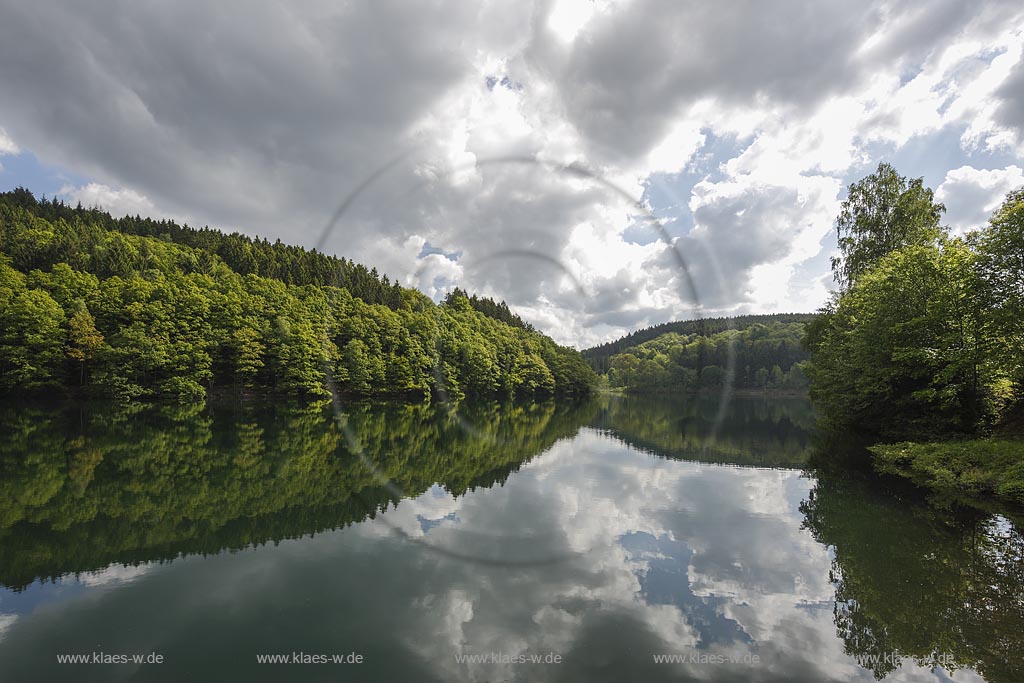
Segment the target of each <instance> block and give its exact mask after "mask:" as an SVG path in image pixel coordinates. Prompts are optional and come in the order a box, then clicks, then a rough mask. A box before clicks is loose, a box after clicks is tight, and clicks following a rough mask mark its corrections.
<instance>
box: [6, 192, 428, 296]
mask: <svg viewBox="0 0 1024 683" xmlns="http://www.w3.org/2000/svg"><path fill="white" fill-rule="evenodd" d="M0 201H2V202H3V203H5V204H11V205H14V206H20V207H21V208H23V209H26V210H27V211H29V212H31V213H32V214H34V215H36V216H38V217H39V218H42V219H44V220H46V221H50V222H51V223H56V222H57V221H61V220H63V221H65V222H67V223H69V224H72V223H75V222H76V221H78V222H81V223H86V224H89V225H92V226H96V227H98V228H102V229H104V230H108V231H111V232H118V233H122V234H125V235H138V236H140V237H153V238H156V239H159V240H162V241H164V242H173V243H175V244H181V245H184V246H187V247H194V248H195V249H197V250H199V253H198V256H197V258H198V259H199V261H200V262H199V264H198V266H199V267H200V268H206V269H210V268H213V263H212V259H211V257H212V256H218V257H220V260H221V261H223V262H224V263H225V264H227V266H228V267H229V268H230V269H231V270H233V271H235V272H236V273H238V274H239V275H259V276H261V277H267V278H271V279H274V280H280V281H282V282H284V283H285V284H289V285H331V286H334V287H344V288H345V289H347V290H348V291H349V293H351V294H352V296H354V297H356V298H358V299H362V300H363V301H365V302H366V303H370V304H383V305H385V306H387V307H389V308H392V309H398V308H401V307H402V306H403V305H404V303H405V302H406V300H407V297H408V296H409V294H410V290H406V289H403V288H402V287H401V286H400V285H399V284H398V282H397V281H396V282H390V281H389V280H388V277H387V275H384V276H381V275H379V274H378V273H377V269H376V268H371V269H367V268H366V266H364V265H362V264H360V263H355V262H354V261H350V260H348V259H344V258H339V257H337V256H330V255H328V254H322V253H320V252H318V251H317V250H316V249H305V248H303V247H297V246H293V245H289V244H283V243H282V242H281V240H277V241H275V242H269V241H267V240H266V239H265V238H264V239H259V238H252V237H248V236H246V235H243V234H241V233H237V232H234V233H230V234H227V233H224V232H221V231H219V230H216V229H213V228H209V227H206V228H191V227H189V226H188V225H178V224H177V223H176V222H174V221H171V220H166V219H162V220H155V219H152V218H143V217H141V216H138V215H136V216H125V217H123V218H114V217H113V216H111V215H110V214H109V213H107V212H106V211H102V210H99V209H91V208H84V207H83V206H82V205H81V203H79V204H78V205H77V206H75V207H71V206H68V205H67V204H65V203H64V202H63V201H61V200H59V199H57V197H53V198H52V199H50V200H49V201H47V200H46V198H45V197H44V198H43V199H42V200H40V201H37V200H36V198H35V196H34V195H33V194H32V193H31V192H30V191H29V190H27V189H25V188H21V187H19V188H17V189H14V190H12V191H10V192H6V193H3V194H0ZM69 246H74V245H69ZM104 256H105V257H106V259H108V260H109V263H108V264H106V265H107V267H108V269H109V270H111V271H126V270H130V269H131V266H132V265H133V264H131V263H124V262H119V260H120V259H124V258H125V256H126V254H125V253H124V252H123V250H114V251H112V252H111V253H109V254H106V255H104ZM40 257H43V255H42V254H41V255H40ZM31 267H41V266H31ZM415 294H419V292H416V293H415ZM419 296H421V297H423V298H426V297H425V296H423V295H422V294H419Z"/></svg>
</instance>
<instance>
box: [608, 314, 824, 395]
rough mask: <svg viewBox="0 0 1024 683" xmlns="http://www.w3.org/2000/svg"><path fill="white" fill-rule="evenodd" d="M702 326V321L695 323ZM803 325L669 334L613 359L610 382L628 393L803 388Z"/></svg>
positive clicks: (805, 381)
mask: <svg viewBox="0 0 1024 683" xmlns="http://www.w3.org/2000/svg"><path fill="white" fill-rule="evenodd" d="M694 322H699V321H694ZM803 336H804V324H803V323H799V322H791V323H782V322H769V323H767V324H764V323H754V324H751V325H749V326H746V327H744V328H743V329H725V330H723V331H721V332H717V333H715V334H710V335H701V334H696V333H693V334H679V333H677V332H667V333H665V334H662V335H660V336H658V337H655V338H654V339H652V340H650V341H646V342H644V343H642V344H639V345H637V346H633V347H629V348H627V349H625V350H624V351H622V352H621V353H618V354H616V355H614V356H612V358H611V364H610V365H611V367H610V368H609V370H608V381H609V383H610V384H611V386H613V387H622V388H624V389H626V390H628V391H669V390H670V391H684V390H690V389H701V388H703V389H717V388H719V387H722V386H725V385H727V384H728V385H730V386H732V387H735V388H742V389H803V388H805V387H806V386H807V377H806V375H805V374H804V372H803V367H802V362H803V361H805V360H806V359H807V352H806V351H805V350H804V349H803V346H802V341H803Z"/></svg>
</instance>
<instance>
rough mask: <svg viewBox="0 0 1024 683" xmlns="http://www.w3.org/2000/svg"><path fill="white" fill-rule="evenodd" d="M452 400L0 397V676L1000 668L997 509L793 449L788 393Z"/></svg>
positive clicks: (738, 673)
mask: <svg viewBox="0 0 1024 683" xmlns="http://www.w3.org/2000/svg"><path fill="white" fill-rule="evenodd" d="M460 412H461V414H462V415H463V416H464V417H466V418H467V419H469V420H471V421H472V422H473V424H474V425H476V426H477V427H478V430H476V431H474V433H467V432H466V431H465V430H462V429H460V427H459V425H458V418H457V417H456V416H454V415H453V414H452V413H451V411H450V410H447V409H446V408H444V407H438V406H434V407H430V406H405V405H383V406H382V405H358V406H350V407H349V408H347V409H346V415H345V419H346V421H347V425H348V427H349V429H350V430H351V433H352V434H353V435H355V436H356V438H357V440H358V442H359V444H360V447H359V449H358V450H359V453H356V452H353V449H352V448H351V447H350V444H349V443H348V441H347V440H346V438H345V437H344V435H343V433H342V431H341V430H340V429H339V427H338V425H337V423H336V422H335V421H334V416H333V414H332V413H331V411H330V410H329V408H328V407H326V406H323V405H312V406H299V405H291V404H283V405H259V404H224V405H215V404H211V405H210V406H208V407H205V408H202V409H197V410H193V411H192V412H190V413H186V414H176V413H175V412H174V410H172V409H157V410H144V411H139V412H136V413H134V414H125V413H119V412H111V411H109V410H107V409H106V407H99V406H94V407H91V408H83V407H81V406H63V407H62V408H60V409H53V408H35V409H29V408H25V407H24V406H18V407H8V408H7V409H5V410H3V411H0V422H2V425H0V426H2V428H3V434H5V437H4V439H3V441H2V444H0V449H2V451H0V583H2V584H3V585H4V586H6V587H7V590H5V591H0V680H8V679H10V680H23V679H27V680H76V681H77V680H104V681H106V680H126V679H129V678H133V677H134V678H138V679H142V680H233V679H236V678H242V677H245V678H251V679H256V680H282V679H288V680H306V679H314V680H319V679H321V678H323V679H330V680H337V679H338V678H339V677H340V676H343V677H344V678H345V679H348V680H389V681H390V680H416V681H424V680H425V681H430V680H445V681H447V680H478V681H489V680H524V681H526V680H529V681H536V680H540V681H546V680H550V681H576V680H579V681H583V680H587V681H594V680H598V681H603V680H609V681H612V680H614V681H631V680H636V681H660V680H689V679H700V680H711V681H741V680H742V681H745V680H764V681H776V680H777V681H822V680H824V681H830V680H835V681H846V680H865V681H868V680H873V679H874V678H876V677H877V678H883V677H888V678H889V679H891V680H907V681H910V680H936V681H939V680H949V678H948V677H944V676H946V674H945V673H943V672H942V671H941V670H938V669H936V670H934V671H933V670H932V666H931V664H932V663H933V662H932V661H931V660H929V656H931V655H933V654H942V655H949V657H950V658H951V659H952V660H953V661H952V662H948V661H946V660H945V659H944V660H943V663H945V664H947V665H948V667H947V668H949V669H956V670H955V671H953V672H952V674H951V676H952V678H953V680H958V681H968V680H982V679H981V676H982V675H983V676H984V677H985V680H990V681H1016V680H1020V679H1021V678H1022V675H1021V674H1022V668H1021V662H1020V659H1019V657H1020V655H1019V653H1020V651H1021V644H1022V642H1021V632H1022V625H1024V622H1022V617H1021V615H1022V611H1024V610H1022V607H1021V600H1022V597H1021V596H1022V594H1024V577H1022V575H1021V566H1022V563H1021V535H1020V532H1019V530H1018V528H1017V527H1016V526H1014V525H1013V524H1012V523H1011V522H1010V521H1009V520H1008V519H1006V518H1003V517H995V516H992V515H991V514H987V513H981V512H971V511H967V510H961V509H956V510H940V509H937V508H934V507H931V506H928V505H926V504H925V503H924V502H923V501H919V500H917V499H915V498H914V497H912V496H911V497H908V495H907V494H906V493H905V492H899V494H898V496H897V495H896V494H894V493H893V492H891V491H887V490H881V488H882V484H881V483H879V482H876V481H864V480H859V479H856V478H851V477H846V476H837V475H834V474H829V473H824V472H821V473H816V474H815V475H814V476H808V475H807V474H806V473H805V471H804V470H803V469H798V468H796V467H794V466H795V465H800V464H802V463H804V462H805V461H806V459H807V456H808V453H809V452H810V450H811V446H810V441H809V437H808V428H809V426H810V422H811V415H810V412H809V408H808V406H807V405H806V403H803V402H800V401H792V400H791V401H779V400H770V399H748V400H738V401H736V402H734V404H733V406H732V408H731V410H730V412H729V413H728V414H727V415H726V416H725V419H724V420H723V421H721V423H720V424H716V415H717V403H716V402H714V401H713V400H708V401H704V400H700V399H691V400H676V401H670V400H665V399H659V400H656V401H650V400H641V399H635V398H630V399H613V400H611V401H603V402H591V403H584V404H574V405H558V404H554V403H547V404H535V405H518V406H513V405H504V406H503V405H497V404H494V405H477V406H473V407H465V408H463V409H462V410H461V411H460ZM712 434H713V435H714V438H713V439H711V438H709V436H710V435H712ZM716 463H725V464H729V465H732V466H728V467H723V466H721V465H720V464H716ZM737 465H738V466H737ZM750 465H757V466H750ZM381 475H383V477H384V479H386V480H387V482H390V483H391V484H393V485H392V486H385V485H384V484H385V481H384V480H382V478H381ZM396 531H397V532H399V533H396ZM438 549H440V550H441V551H442V552H437V550H438ZM466 557H469V558H473V559H474V560H479V559H481V558H482V559H485V560H488V561H466V560H465V558H466ZM552 557H558V558H562V559H561V560H560V561H557V562H547V563H541V564H537V563H534V564H532V565H531V564H523V563H522V562H517V560H523V559H524V558H526V559H532V560H537V559H539V558H552ZM503 560H504V561H503ZM97 649H102V650H104V651H106V652H108V653H109V652H150V651H157V652H160V653H162V654H163V655H165V657H166V661H165V663H164V664H161V665H141V666H133V665H94V666H86V665H78V666H76V667H74V668H69V665H58V664H57V663H56V660H55V657H56V654H57V653H68V652H70V653H91V652H93V651H95V650H97ZM293 651H303V652H306V653H314V652H315V653H321V652H322V653H345V652H353V651H354V652H359V653H360V654H362V655H363V657H364V658H365V663H364V664H361V665H358V668H351V667H350V668H348V669H346V670H344V671H339V670H338V669H337V668H336V667H337V666H339V665H320V666H319V667H318V666H317V665H300V664H294V665H267V664H257V662H256V655H257V654H265V653H290V652H293ZM490 653H495V654H504V655H529V654H541V655H542V654H544V653H558V655H559V656H560V658H561V663H560V664H528V663H524V664H515V663H504V664H503V663H479V662H477V663H466V662H464V661H459V659H457V657H462V656H465V655H489V654H490ZM655 654H658V655H662V654H667V655H677V656H682V657H685V658H689V659H688V660H687V661H686V662H685V663H675V664H665V663H657V662H655V661H654V655H655ZM885 654H890V655H891V654H897V655H907V656H908V659H905V660H903V661H901V662H895V660H894V659H893V657H891V656H890V657H889V658H888V659H886V658H885V657H884V655H885ZM874 655H883V657H881V658H876V659H878V661H869V660H868V659H867V658H866V657H867V656H874ZM755 656H756V659H755ZM914 658H916V661H915V660H914ZM964 667H971V668H964ZM975 670H976V671H975Z"/></svg>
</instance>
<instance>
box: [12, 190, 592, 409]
mask: <svg viewBox="0 0 1024 683" xmlns="http://www.w3.org/2000/svg"><path fill="white" fill-rule="evenodd" d="M595 380H596V376H595V375H594V373H593V372H592V371H591V369H590V368H589V367H588V366H587V365H586V363H585V362H584V361H583V359H582V358H581V356H580V354H579V353H578V352H577V351H575V350H573V349H569V348H566V347H562V346H559V345H557V344H555V343H554V342H553V341H552V340H551V339H550V338H549V337H547V336H544V335H542V334H539V333H538V332H536V331H535V330H533V328H532V327H530V326H529V325H528V324H526V323H524V322H523V321H522V320H521V319H520V318H519V317H518V316H515V315H514V314H512V313H511V312H510V311H509V310H508V307H507V306H505V305H504V303H503V302H502V303H500V304H499V303H496V302H494V301H492V300H490V299H483V298H480V297H476V296H473V297H470V296H467V295H466V294H465V293H464V292H461V291H459V292H453V294H452V295H451V296H449V297H448V299H447V300H446V301H445V302H444V303H443V304H441V305H434V304H433V302H431V301H430V300H429V299H428V298H427V297H426V296H424V295H423V294H422V293H420V292H418V291H415V290H412V289H407V288H404V287H401V286H400V285H399V284H398V283H397V282H390V281H389V280H388V278H387V277H386V276H385V277H380V276H378V274H377V273H376V271H375V270H367V269H366V268H365V267H363V266H361V265H358V264H354V263H352V262H351V261H348V260H345V259H339V258H335V257H333V256H327V255H324V254H320V253H318V252H316V251H310V250H305V249H302V248H300V247H293V246H286V245H283V244H281V243H280V242H276V243H273V244H271V243H269V242H267V241H266V240H256V239H251V238H249V237H245V236H243V235H240V234H237V233H235V234H231V235H225V234H223V233H220V232H218V231H216V230H211V229H207V228H204V229H201V230H197V229H193V228H189V227H187V226H178V225H177V224H175V223H173V222H171V221H154V220H150V219H142V218H138V217H135V218H132V217H125V218H122V219H114V218H112V217H111V216H110V215H109V214H107V213H105V212H102V211H98V210H93V209H83V208H82V207H80V206H79V207H75V208H72V207H69V206H67V205H65V204H63V203H61V202H59V201H56V200H53V201H45V200H44V201H37V200H36V199H35V198H34V197H33V195H32V194H31V193H30V192H28V191H27V190H24V189H18V190H14V191H13V192H7V193H2V194H0V392H14V391H18V392H21V391H26V390H36V389H49V388H53V387H67V388H70V387H79V388H82V389H84V390H88V391H91V392H94V393H100V394H107V395H113V396H117V397H119V398H122V399H132V398H136V397H139V396H146V395H166V396H179V397H183V398H197V397H201V396H203V395H204V394H205V393H206V391H207V390H208V389H209V388H211V387H217V386H226V387H234V388H249V389H252V390H257V391H275V392H288V393H302V394H312V395H324V394H326V393H327V392H328V386H329V385H330V383H333V384H334V385H335V386H336V387H337V388H338V389H339V390H341V391H343V392H347V393H351V394H360V395H367V396H372V395H407V396H427V395H430V394H432V393H442V394H445V395H448V396H451V397H454V398H461V397H463V396H465V395H467V394H473V395H545V394H554V393H564V394H584V393H588V392H589V391H591V389H592V387H593V385H594V382H595Z"/></svg>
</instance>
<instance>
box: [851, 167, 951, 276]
mask: <svg viewBox="0 0 1024 683" xmlns="http://www.w3.org/2000/svg"><path fill="white" fill-rule="evenodd" d="M945 210H946V207H945V206H943V205H942V204H936V203H935V202H934V195H933V193H932V191H931V189H930V188H927V187H925V186H924V180H923V179H922V178H915V179H907V178H905V177H903V176H901V175H900V174H899V173H897V172H896V169H894V168H893V167H892V166H891V165H889V164H886V163H880V164H879V165H878V169H877V170H876V171H875V172H874V173H872V174H871V175H869V176H867V177H865V178H863V179H862V180H860V181H858V182H856V183H853V184H852V185H850V187H849V188H848V194H847V198H846V201H844V202H843V206H842V210H841V211H840V213H839V217H838V218H837V219H836V232H837V233H838V236H839V253H840V256H839V257H835V258H833V259H832V272H833V274H834V275H835V279H836V281H837V282H839V283H840V284H841V285H842V286H843V287H850V286H852V285H853V283H854V282H855V281H856V280H857V278H859V277H860V276H861V275H862V274H864V273H865V272H867V271H868V270H870V269H871V268H872V267H873V266H874V265H875V264H876V263H878V261H879V260H881V258H882V257H883V256H885V255H886V254H888V253H889V252H891V251H894V250H896V249H899V248H900V247H904V246H908V245H913V244H929V243H931V242H933V241H935V240H936V239H937V238H938V237H939V235H940V233H941V229H940V227H939V221H940V220H941V218H942V214H943V213H944V212H945Z"/></svg>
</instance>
